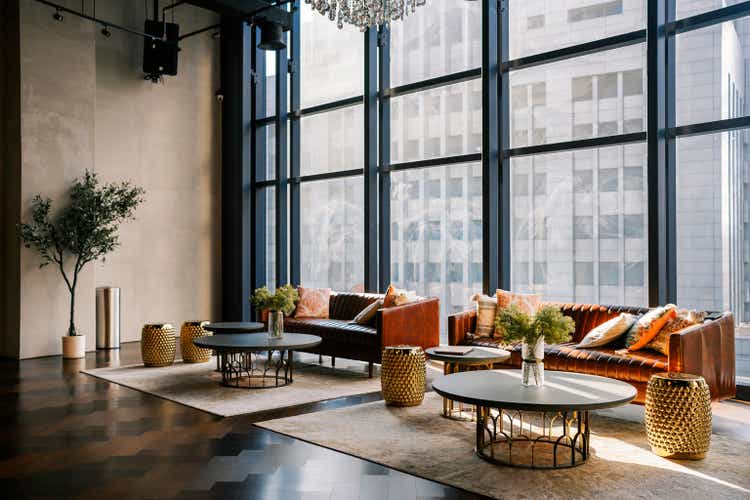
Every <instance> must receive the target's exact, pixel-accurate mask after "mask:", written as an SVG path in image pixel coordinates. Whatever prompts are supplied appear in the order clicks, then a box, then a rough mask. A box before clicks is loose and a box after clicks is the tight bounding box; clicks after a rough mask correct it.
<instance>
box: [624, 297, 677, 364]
mask: <svg viewBox="0 0 750 500" xmlns="http://www.w3.org/2000/svg"><path fill="white" fill-rule="evenodd" d="M676 315H677V306H675V305H674V304H667V305H666V306H663V307H657V308H655V309H652V310H650V311H649V312H647V313H646V314H644V315H643V316H641V317H640V318H639V319H638V321H636V322H635V324H634V325H633V327H632V328H631V329H630V330H628V333H627V337H626V339H625V347H627V348H628V351H631V352H632V351H637V350H638V349H642V348H644V347H646V345H648V343H649V342H651V340H653V338H654V337H656V335H657V334H658V333H659V330H661V329H662V328H663V327H664V325H666V324H667V322H668V321H669V320H671V319H672V318H674V317H675V316H676Z"/></svg>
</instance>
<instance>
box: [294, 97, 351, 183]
mask: <svg viewBox="0 0 750 500" xmlns="http://www.w3.org/2000/svg"><path fill="white" fill-rule="evenodd" d="M364 123H365V121H364V108H363V107H362V106H351V107H348V108H343V109H337V110H334V111H329V112H327V113H321V114H315V115H308V116H303V117H302V118H301V121H300V128H301V131H302V132H301V133H302V139H301V140H302V144H301V152H302V156H301V160H300V167H301V170H302V175H312V174H321V173H324V172H335V171H338V170H351V169H354V168H363V163H364V154H365V153H364V147H365V146H364V140H365V139H364V136H365V133H364Z"/></svg>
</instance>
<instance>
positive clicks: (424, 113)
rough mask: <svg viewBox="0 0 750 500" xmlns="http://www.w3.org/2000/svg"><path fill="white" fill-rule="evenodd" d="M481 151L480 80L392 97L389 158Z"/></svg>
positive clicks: (449, 154)
mask: <svg viewBox="0 0 750 500" xmlns="http://www.w3.org/2000/svg"><path fill="white" fill-rule="evenodd" d="M481 151H482V82H481V81H480V80H473V81H470V82H464V83H458V84H455V85H448V86H445V87H440V88H437V89H432V90H427V91H425V92H419V93H416V94H409V95H405V96H402V97H397V98H394V99H391V161H392V162H401V161H413V160H422V159H426V158H436V157H441V156H452V155H460V154H465V153H479V152H481Z"/></svg>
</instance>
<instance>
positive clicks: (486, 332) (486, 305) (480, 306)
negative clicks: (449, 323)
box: [471, 293, 497, 338]
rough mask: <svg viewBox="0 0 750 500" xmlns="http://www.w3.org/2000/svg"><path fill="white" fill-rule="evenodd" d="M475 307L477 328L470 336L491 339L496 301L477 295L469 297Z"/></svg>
mask: <svg viewBox="0 0 750 500" xmlns="http://www.w3.org/2000/svg"><path fill="white" fill-rule="evenodd" d="M471 301H472V302H474V303H475V304H476V307H477V327H476V328H475V331H474V333H473V334H471V336H472V337H473V338H491V337H492V335H493V334H494V333H495V311H496V310H497V299H496V298H495V297H490V296H488V295H483V294H481V293H477V294H475V295H474V296H472V297H471Z"/></svg>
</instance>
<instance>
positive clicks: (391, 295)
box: [383, 285, 398, 309]
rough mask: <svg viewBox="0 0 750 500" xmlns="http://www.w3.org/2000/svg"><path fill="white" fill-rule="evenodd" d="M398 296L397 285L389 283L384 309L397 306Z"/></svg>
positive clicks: (384, 299) (384, 298)
mask: <svg viewBox="0 0 750 500" xmlns="http://www.w3.org/2000/svg"><path fill="white" fill-rule="evenodd" d="M396 297H398V293H396V287H395V286H393V285H388V289H387V290H386V291H385V297H383V309H386V308H388V307H393V306H395V305H396Z"/></svg>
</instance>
